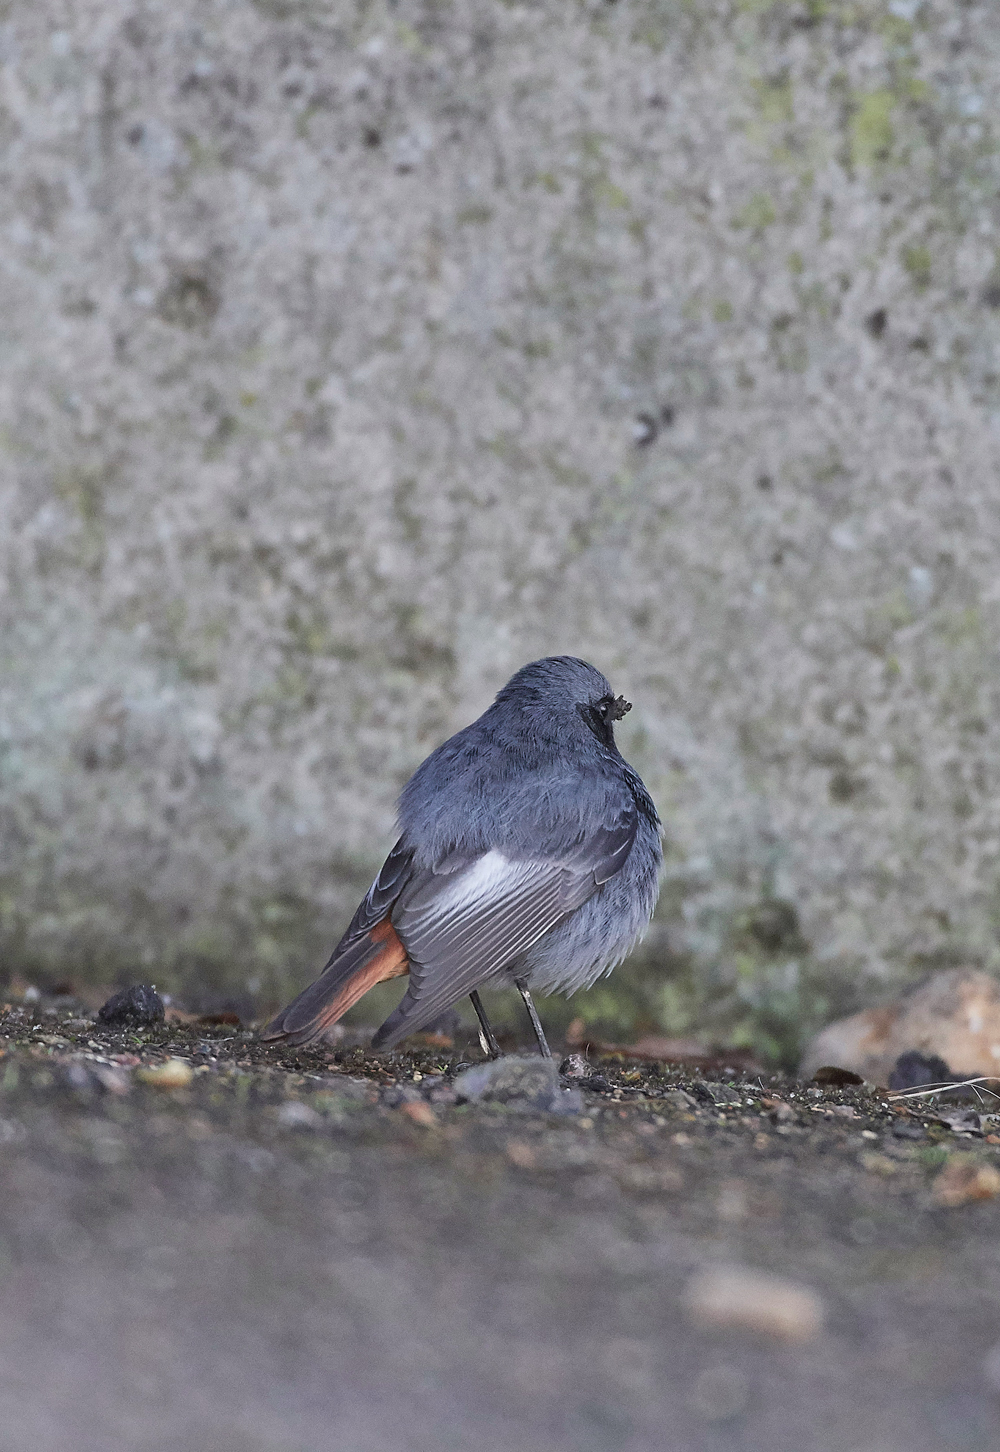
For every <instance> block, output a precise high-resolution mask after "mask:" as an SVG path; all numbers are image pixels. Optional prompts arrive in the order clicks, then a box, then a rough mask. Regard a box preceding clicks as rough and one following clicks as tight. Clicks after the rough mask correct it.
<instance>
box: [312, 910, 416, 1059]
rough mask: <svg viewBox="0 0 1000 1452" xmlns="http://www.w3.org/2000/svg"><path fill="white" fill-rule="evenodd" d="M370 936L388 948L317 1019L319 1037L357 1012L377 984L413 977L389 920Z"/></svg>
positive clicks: (316, 1030) (349, 982) (348, 984)
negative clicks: (349, 1010) (338, 1022)
mask: <svg viewBox="0 0 1000 1452" xmlns="http://www.w3.org/2000/svg"><path fill="white" fill-rule="evenodd" d="M368 936H369V937H370V938H371V940H372V942H373V943H384V945H385V946H384V947H383V948H382V951H381V952H380V953H379V954H378V956H377V957H375V958H372V959H371V961H370V962H368V963H366V964H365V966H364V967H363V968H360V969H359V970H358V971H357V973H355V974H353V975H352V977H350V978H349V979H348V980H347V982H346V983H345V984H344V986H343V987H342V988H341V990H340V992H339V993H338V994H337V995H336V997H334V998H332V999H331V1000H330V1002H329V1003H328V1004H327V1005H326V1007H325V1008H324V1009H323V1010H322V1012H321V1013H319V1014H318V1015H317V1017H316V1019H315V1020H314V1023H315V1032H316V1033H320V1032H321V1031H322V1030H323V1029H327V1028H330V1027H331V1026H332V1025H333V1024H335V1023H336V1022H337V1021H338V1019H341V1018H343V1016H344V1014H345V1013H346V1012H347V1010H348V1009H349V1008H353V1007H354V1005H355V1004H356V1003H357V1001H358V999H359V998H364V996H365V994H366V993H367V992H368V990H369V988H374V987H375V985H376V983H386V982H387V981H388V980H389V979H390V978H402V977H403V975H404V974H406V973H409V971H410V961H409V959H408V958H407V956H406V949H405V948H404V947H403V944H402V942H401V941H400V938H399V935H398V933H397V932H396V929H395V928H394V927H393V926H392V923H390V921H389V919H388V918H386V919H385V920H384V921H383V922H381V923H379V924H378V926H377V927H374V928H372V930H371V932H370V933H369V934H368Z"/></svg>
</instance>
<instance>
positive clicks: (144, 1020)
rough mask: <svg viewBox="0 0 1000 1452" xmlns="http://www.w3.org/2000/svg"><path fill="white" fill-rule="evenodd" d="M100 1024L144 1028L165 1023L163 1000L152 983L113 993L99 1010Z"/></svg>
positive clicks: (138, 984)
mask: <svg viewBox="0 0 1000 1452" xmlns="http://www.w3.org/2000/svg"><path fill="white" fill-rule="evenodd" d="M97 1021H98V1023H104V1024H109V1025H112V1026H115V1025H118V1024H129V1025H131V1026H133V1027H144V1026H146V1025H148V1024H154V1023H162V1022H163V999H162V998H161V997H160V995H159V994H158V993H157V991H156V989H155V988H154V987H153V985H152V984H151V983H133V984H132V986H131V988H123V989H122V991H121V992H120V993H113V994H112V995H111V997H110V998H109V999H108V1001H107V1003H105V1004H102V1005H101V1007H100V1008H99V1009H98V1010H97Z"/></svg>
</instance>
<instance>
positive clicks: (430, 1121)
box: [399, 1099, 437, 1129]
mask: <svg viewBox="0 0 1000 1452" xmlns="http://www.w3.org/2000/svg"><path fill="white" fill-rule="evenodd" d="M399 1112H400V1114H405V1115H406V1117H407V1119H412V1120H413V1123H414V1124H419V1125H421V1126H422V1128H424V1129H432V1128H433V1127H434V1125H435V1124H437V1115H436V1114H435V1113H434V1111H433V1109H432V1108H431V1106H430V1105H429V1104H428V1103H426V1101H425V1100H423V1099H414V1100H411V1101H410V1103H408V1104H401V1105H400V1106H399Z"/></svg>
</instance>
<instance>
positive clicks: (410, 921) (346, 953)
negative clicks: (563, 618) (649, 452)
mask: <svg viewBox="0 0 1000 1452" xmlns="http://www.w3.org/2000/svg"><path fill="white" fill-rule="evenodd" d="M629 709H630V706H629V703H628V702H627V701H625V700H623V699H622V697H621V696H618V697H616V696H615V694H614V692H613V691H612V689H611V687H610V685H609V684H608V682H607V680H606V679H605V678H604V676H603V675H601V673H600V671H598V670H595V668H594V667H593V666H591V665H588V664H587V663H586V661H582V660H577V659H576V658H575V657H573V656H565V655H560V656H550V657H548V658H547V659H545V660H537V661H533V662H532V663H531V664H530V665H526V666H524V667H523V669H522V670H519V671H518V672H517V674H516V675H515V676H512V677H511V679H510V680H509V681H508V682H507V684H506V685H505V686H504V688H503V690H502V691H500V692H499V693H498V695H497V698H496V700H495V701H494V702H493V704H492V706H490V707H489V709H488V710H487V711H484V712H483V714H482V716H480V717H479V719H478V721H473V723H472V725H471V726H466V728H465V729H464V731H459V732H458V734H457V735H455V736H452V737H451V739H450V740H448V741H446V742H445V743H444V745H443V746H439V747H438V748H437V750H436V751H434V752H432V753H431V755H430V756H429V757H428V758H427V760H426V761H425V762H424V763H423V765H422V766H419V767H418V768H417V770H416V771H415V772H414V774H413V776H412V777H411V778H410V780H409V781H408V782H407V784H406V786H405V787H404V788H403V791H402V795H401V796H400V799H399V840H398V842H397V843H396V845H395V847H394V848H393V849H392V851H391V852H390V853H389V856H388V857H387V858H386V861H385V864H384V866H383V868H382V870H381V872H380V873H379V875H378V877H377V878H376V879H375V881H374V883H373V884H372V886H371V889H370V890H369V892H368V895H367V897H366V898H365V899H364V901H363V902H362V904H361V906H360V907H359V908H358V910H357V912H356V913H355V914H354V918H353V920H352V922H351V925H350V927H349V928H348V929H347V932H346V933H345V934H344V936H343V937H342V938H341V940H340V942H339V943H338V944H337V946H336V948H335V949H334V951H333V954H332V956H331V958H330V961H329V963H328V964H327V965H326V967H325V968H324V970H323V972H322V973H321V974H320V976H319V978H317V979H316V981H315V983H312V984H310V986H309V987H308V988H306V989H304V990H303V991H302V993H300V994H299V996H298V998H296V999H295V1000H294V1002H293V1003H291V1004H290V1005H289V1006H288V1007H287V1008H285V1009H282V1011H281V1012H280V1013H279V1014H278V1015H277V1016H276V1017H275V1018H274V1019H272V1021H271V1022H270V1023H269V1024H268V1026H267V1027H266V1029H265V1030H264V1032H263V1037H264V1038H265V1039H286V1040H287V1041H288V1042H289V1043H292V1044H306V1043H309V1042H311V1041H312V1040H313V1039H316V1038H318V1037H319V1036H320V1035H321V1034H322V1033H323V1032H324V1031H325V1030H326V1029H328V1028H329V1027H330V1026H331V1024H335V1023H336V1022H337V1020H338V1019H339V1018H340V1017H341V1016H342V1015H343V1014H344V1013H346V1012H347V1010H348V1009H349V1008H350V1007H351V1005H352V1004H354V1003H357V1001H358V999H359V998H361V997H362V995H363V994H365V993H367V992H368V990H369V989H370V988H372V987H373V986H374V985H375V984H376V983H381V982H383V981H384V980H386V979H388V978H398V977H400V976H402V975H403V974H407V973H408V974H409V978H410V981H409V984H408V986H407V990H406V993H405V994H404V995H403V998H402V1000H401V1002H400V1004H399V1006H398V1007H397V1008H396V1009H395V1010H394V1011H393V1012H392V1013H391V1014H390V1015H389V1017H388V1018H387V1019H386V1021H385V1023H384V1024H383V1025H382V1027H381V1028H380V1029H379V1031H378V1033H377V1034H376V1035H375V1037H374V1039H373V1040H372V1043H373V1047H375V1048H391V1047H392V1046H393V1045H394V1044H398V1043H399V1041H400V1040H401V1039H404V1038H406V1036H407V1035H408V1034H412V1033H415V1032H416V1031H417V1030H419V1029H421V1028H423V1027H424V1026H425V1025H426V1024H428V1023H430V1022H431V1021H432V1020H434V1019H436V1018H437V1017H439V1015H440V1014H442V1013H443V1012H444V1011H445V1010H446V1009H447V1008H450V1007H451V1005H452V1004H453V1003H455V1002H457V1000H458V999H459V998H461V997H463V996H464V995H465V994H467V993H468V994H470V995H471V996H472V1001H473V1005H474V1007H475V1009H476V1012H477V1014H478V1015H479V1018H480V1022H481V1024H482V1026H483V1032H484V1036H485V1042H486V1046H487V1048H488V1050H489V1051H490V1052H492V1053H494V1054H495V1053H498V1052H499V1050H498V1049H497V1046H496V1039H495V1037H494V1036H493V1033H492V1030H491V1029H490V1028H489V1025H488V1024H487V1022H486V1019H485V1015H484V1014H483V1012H482V1005H481V1004H480V1002H479V994H478V992H477V990H478V989H479V988H481V987H483V986H484V985H489V986H490V987H503V986H505V985H510V984H513V985H516V986H517V988H518V989H519V990H520V992H521V994H522V997H523V998H524V1001H525V1005H526V1007H527V1008H528V1012H529V1014H530V1015H531V1020H532V1025H533V1027H534V1029H535V1032H536V1035H537V1037H538V1042H539V1045H540V1047H541V1049H542V1052H543V1053H548V1047H547V1045H546V1043H545V1037H544V1035H543V1033H542V1031H541V1025H540V1024H539V1022H538V1018H537V1015H536V1014H535V1012H534V1007H533V1005H532V1003H531V997H530V993H529V989H530V988H534V989H537V990H541V991H543V992H564V993H573V992H574V991H575V990H576V989H578V988H585V987H589V985H590V984H592V983H594V982H595V981H596V979H598V978H600V977H601V975H602V974H604V973H608V972H610V970H611V969H612V968H613V967H614V966H615V964H616V963H619V962H621V960H622V958H624V957H625V955H626V953H628V951H629V949H630V948H631V947H632V946H633V945H634V944H635V942H636V941H637V939H638V938H639V936H640V934H641V933H642V931H643V929H644V928H645V926H646V924H647V923H648V921H649V918H650V915H651V914H652V911H653V906H654V904H655V902H656V894H657V885H658V876H659V868H660V862H661V859H662V852H661V848H660V821H659V818H658V816H657V815H656V809H655V807H654V806H653V803H652V801H651V800H650V797H649V793H648V792H647V791H646V788H645V787H644V786H643V784H642V782H641V781H640V779H639V777H638V776H637V775H636V773H635V772H634V771H633V770H632V768H631V767H630V766H629V765H628V763H627V762H626V761H625V760H624V758H623V757H622V756H621V754H620V753H619V751H618V748H617V747H616V746H615V739H614V731H613V726H614V722H615V721H617V720H620V719H621V717H622V716H624V714H625V712H626V711H628V710H629Z"/></svg>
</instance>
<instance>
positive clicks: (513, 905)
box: [372, 803, 638, 1048]
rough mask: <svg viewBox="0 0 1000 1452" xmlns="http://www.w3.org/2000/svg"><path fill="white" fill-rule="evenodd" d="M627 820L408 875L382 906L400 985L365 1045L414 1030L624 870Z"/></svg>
mask: <svg viewBox="0 0 1000 1452" xmlns="http://www.w3.org/2000/svg"><path fill="white" fill-rule="evenodd" d="M637 820H638V819H637V813H636V810H635V806H634V805H633V804H631V803H630V804H629V805H628V806H627V807H625V808H622V809H621V810H620V811H619V812H618V813H617V814H616V815H615V816H614V817H613V819H612V820H611V821H610V823H608V824H607V825H605V826H603V827H601V828H599V829H598V830H597V831H595V832H591V833H589V834H588V835H587V836H586V837H581V838H580V839H579V840H578V841H576V842H574V843H573V844H571V845H570V846H568V847H567V848H566V850H565V851H564V852H563V853H561V854H559V855H558V856H550V857H546V858H544V859H542V860H532V859H524V858H508V857H506V856H505V855H504V854H503V853H502V852H499V851H497V850H493V851H490V852H486V853H484V854H483V855H482V856H479V857H477V858H475V859H474V860H473V861H471V862H470V861H468V860H465V861H463V862H462V863H461V864H459V865H458V867H457V868H456V867H455V866H453V864H452V862H451V860H450V859H445V861H444V862H442V863H441V864H440V865H438V866H436V867H435V868H434V869H424V870H423V871H420V872H417V873H414V874H413V875H412V876H411V877H410V879H409V881H408V882H407V883H406V884H405V886H404V887H403V889H402V890H401V892H400V894H399V896H398V897H397V899H396V901H395V903H394V905H393V907H392V910H391V917H392V926H393V928H394V929H395V931H396V933H397V934H398V936H399V938H400V941H401V942H402V944H403V946H404V947H405V949H406V954H407V957H408V959H409V963H410V983H409V987H408V989H407V992H406V994H405V996H404V998H403V1000H402V1002H401V1003H400V1005H399V1007H398V1008H397V1009H396V1010H395V1012H394V1013H392V1014H390V1016H389V1017H388V1018H387V1019H386V1021H385V1023H384V1024H383V1025H382V1027H381V1028H380V1029H379V1031H378V1033H377V1034H376V1035H375V1038H374V1040H373V1041H372V1042H373V1045H374V1046H375V1047H377V1048H385V1047H391V1046H392V1045H393V1044H395V1043H398V1042H399V1040H400V1039H402V1038H405V1037H406V1035H407V1034H410V1033H415V1032H416V1031H417V1030H418V1029H419V1028H421V1027H422V1026H423V1025H424V1024H426V1023H429V1022H430V1021H431V1020H432V1019H434V1018H436V1017H437V1016H438V1015H439V1014H441V1013H443V1012H444V1010H445V1009H446V1008H448V1007H450V1005H451V1004H453V1003H455V1002H456V1001H457V1000H458V999H459V998H461V997H463V995H464V994H466V993H471V992H472V991H473V990H474V989H475V988H478V987H479V986H480V984H482V983H485V982H487V981H488V980H489V979H490V978H493V977H495V976H496V975H497V974H499V973H501V972H502V971H503V969H504V968H505V967H506V966H507V965H508V964H509V963H511V962H512V961H513V960H514V959H515V958H517V957H518V955H519V954H521V953H523V952H524V951H525V950H526V949H527V948H530V947H531V946H532V944H534V943H537V942H538V940H539V938H541V937H542V936H543V934H545V933H547V932H548V931H549V929H550V928H553V927H554V926H555V925H556V923H558V922H559V921H560V920H561V919H562V918H564V917H566V915H567V914H568V913H571V912H573V911H574V909H575V908H578V907H580V905H581V904H582V903H584V902H586V900H587V898H588V897H590V896H591V894H592V893H594V892H596V891H597V889H598V887H599V886H600V885H601V884H602V883H604V882H607V881H608V879H609V878H611V877H613V876H614V875H615V873H616V872H619V871H620V870H621V868H622V867H623V866H624V864H625V861H626V859H627V857H628V855H629V852H630V851H631V849H632V843H633V842H634V840H635V834H636V830H637Z"/></svg>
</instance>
